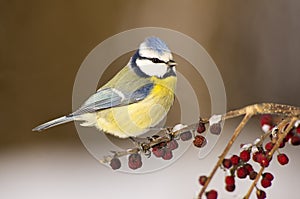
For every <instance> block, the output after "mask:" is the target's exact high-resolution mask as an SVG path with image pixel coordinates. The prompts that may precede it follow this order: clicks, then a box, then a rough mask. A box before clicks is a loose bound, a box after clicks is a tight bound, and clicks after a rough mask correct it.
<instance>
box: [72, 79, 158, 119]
mask: <svg viewBox="0 0 300 199" xmlns="http://www.w3.org/2000/svg"><path fill="white" fill-rule="evenodd" d="M153 86H154V85H153V83H148V84H145V85H144V86H142V87H140V88H139V89H137V90H135V91H134V92H132V93H123V92H122V91H121V90H118V89H116V88H105V89H100V90H98V91H97V92H96V93H95V94H93V95H92V96H91V97H89V98H88V99H87V100H86V101H85V102H84V104H83V105H82V106H81V107H80V108H79V109H78V110H76V111H75V112H73V113H72V114H71V115H72V116H77V115H81V114H84V113H93V112H96V111H100V110H103V109H107V108H112V107H117V106H124V105H128V104H132V103H136V102H139V101H141V100H143V99H145V98H146V97H147V96H148V95H149V93H150V92H151V90H152V88H153Z"/></svg>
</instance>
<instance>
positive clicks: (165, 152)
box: [152, 140, 178, 160]
mask: <svg viewBox="0 0 300 199" xmlns="http://www.w3.org/2000/svg"><path fill="white" fill-rule="evenodd" d="M177 148H178V143H177V141H176V140H171V141H169V142H167V143H166V142H162V143H159V144H157V145H155V146H153V148H152V153H153V154H154V155H155V157H157V158H162V159H164V160H170V159H172V157H173V153H172V151H173V150H175V149H177Z"/></svg>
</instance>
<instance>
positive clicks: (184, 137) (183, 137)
mask: <svg viewBox="0 0 300 199" xmlns="http://www.w3.org/2000/svg"><path fill="white" fill-rule="evenodd" d="M192 137H193V135H192V133H191V132H190V131H185V132H183V133H181V134H180V139H181V140H182V141H187V140H190V139H192Z"/></svg>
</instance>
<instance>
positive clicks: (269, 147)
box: [265, 142, 274, 151]
mask: <svg viewBox="0 0 300 199" xmlns="http://www.w3.org/2000/svg"><path fill="white" fill-rule="evenodd" d="M273 146H274V144H273V143H272V142H268V143H267V144H266V145H265V149H266V150H267V151H271V150H272V148H273Z"/></svg>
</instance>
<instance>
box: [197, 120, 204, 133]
mask: <svg viewBox="0 0 300 199" xmlns="http://www.w3.org/2000/svg"><path fill="white" fill-rule="evenodd" d="M205 130H206V128H205V124H204V123H203V122H202V121H201V120H200V121H199V124H198V127H197V132H198V133H200V134H201V133H203V132H205Z"/></svg>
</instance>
